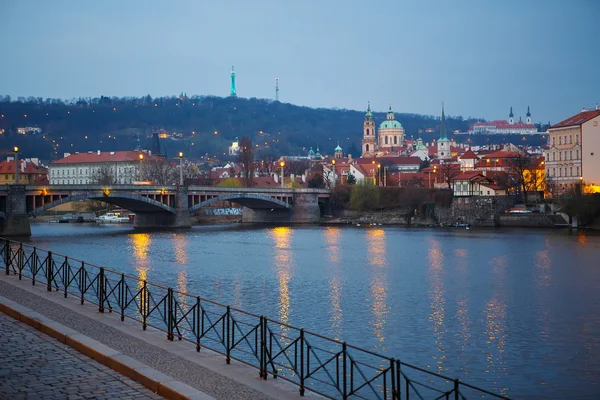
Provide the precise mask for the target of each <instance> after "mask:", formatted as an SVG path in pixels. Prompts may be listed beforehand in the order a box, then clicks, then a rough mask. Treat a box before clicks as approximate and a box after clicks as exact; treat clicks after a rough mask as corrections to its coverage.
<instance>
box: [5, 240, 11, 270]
mask: <svg viewBox="0 0 600 400" xmlns="http://www.w3.org/2000/svg"><path fill="white" fill-rule="evenodd" d="M4 266H5V267H6V275H9V274H10V268H9V267H10V242H9V241H8V239H6V241H5V242H4Z"/></svg>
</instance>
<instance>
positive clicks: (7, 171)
mask: <svg viewBox="0 0 600 400" xmlns="http://www.w3.org/2000/svg"><path fill="white" fill-rule="evenodd" d="M19 164H20V168H19V184H22V185H36V184H38V185H43V184H48V170H47V169H46V168H44V167H42V166H41V164H40V163H39V161H38V159H37V158H31V159H29V158H27V159H25V160H19ZM13 183H15V160H14V158H13V157H9V158H8V159H7V160H5V161H2V162H0V185H10V184H13Z"/></svg>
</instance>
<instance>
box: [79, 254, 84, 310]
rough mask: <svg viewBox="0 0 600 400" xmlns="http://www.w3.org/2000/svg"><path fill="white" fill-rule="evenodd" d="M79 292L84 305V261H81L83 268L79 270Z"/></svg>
mask: <svg viewBox="0 0 600 400" xmlns="http://www.w3.org/2000/svg"><path fill="white" fill-rule="evenodd" d="M79 292H80V294H81V298H80V301H81V305H83V302H84V300H85V297H84V296H85V263H84V262H83V261H82V262H81V269H80V270H79Z"/></svg>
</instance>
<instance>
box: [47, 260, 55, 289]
mask: <svg viewBox="0 0 600 400" xmlns="http://www.w3.org/2000/svg"><path fill="white" fill-rule="evenodd" d="M53 269H54V262H53V261H52V252H51V251H49V252H48V256H47V257H46V290H48V291H49V292H51V291H52V275H53V273H52V272H53V271H52V270H53Z"/></svg>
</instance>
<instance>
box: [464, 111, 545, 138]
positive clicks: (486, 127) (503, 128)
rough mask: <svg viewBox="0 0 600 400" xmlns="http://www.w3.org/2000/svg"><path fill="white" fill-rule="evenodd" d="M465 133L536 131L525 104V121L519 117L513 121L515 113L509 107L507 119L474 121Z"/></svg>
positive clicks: (513, 133)
mask: <svg viewBox="0 0 600 400" xmlns="http://www.w3.org/2000/svg"><path fill="white" fill-rule="evenodd" d="M466 133H467V134H471V135H472V134H483V135H494V134H509V135H511V134H512V135H535V134H537V133H538V130H537V127H536V126H535V125H533V123H532V121H531V111H530V110H529V106H527V114H526V115H525V122H523V121H521V118H519V121H518V122H515V115H514V114H513V109H512V107H510V113H509V114H508V121H506V120H500V119H499V120H495V121H490V122H476V123H474V124H473V125H471V127H470V128H469V131H468V132H466Z"/></svg>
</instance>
